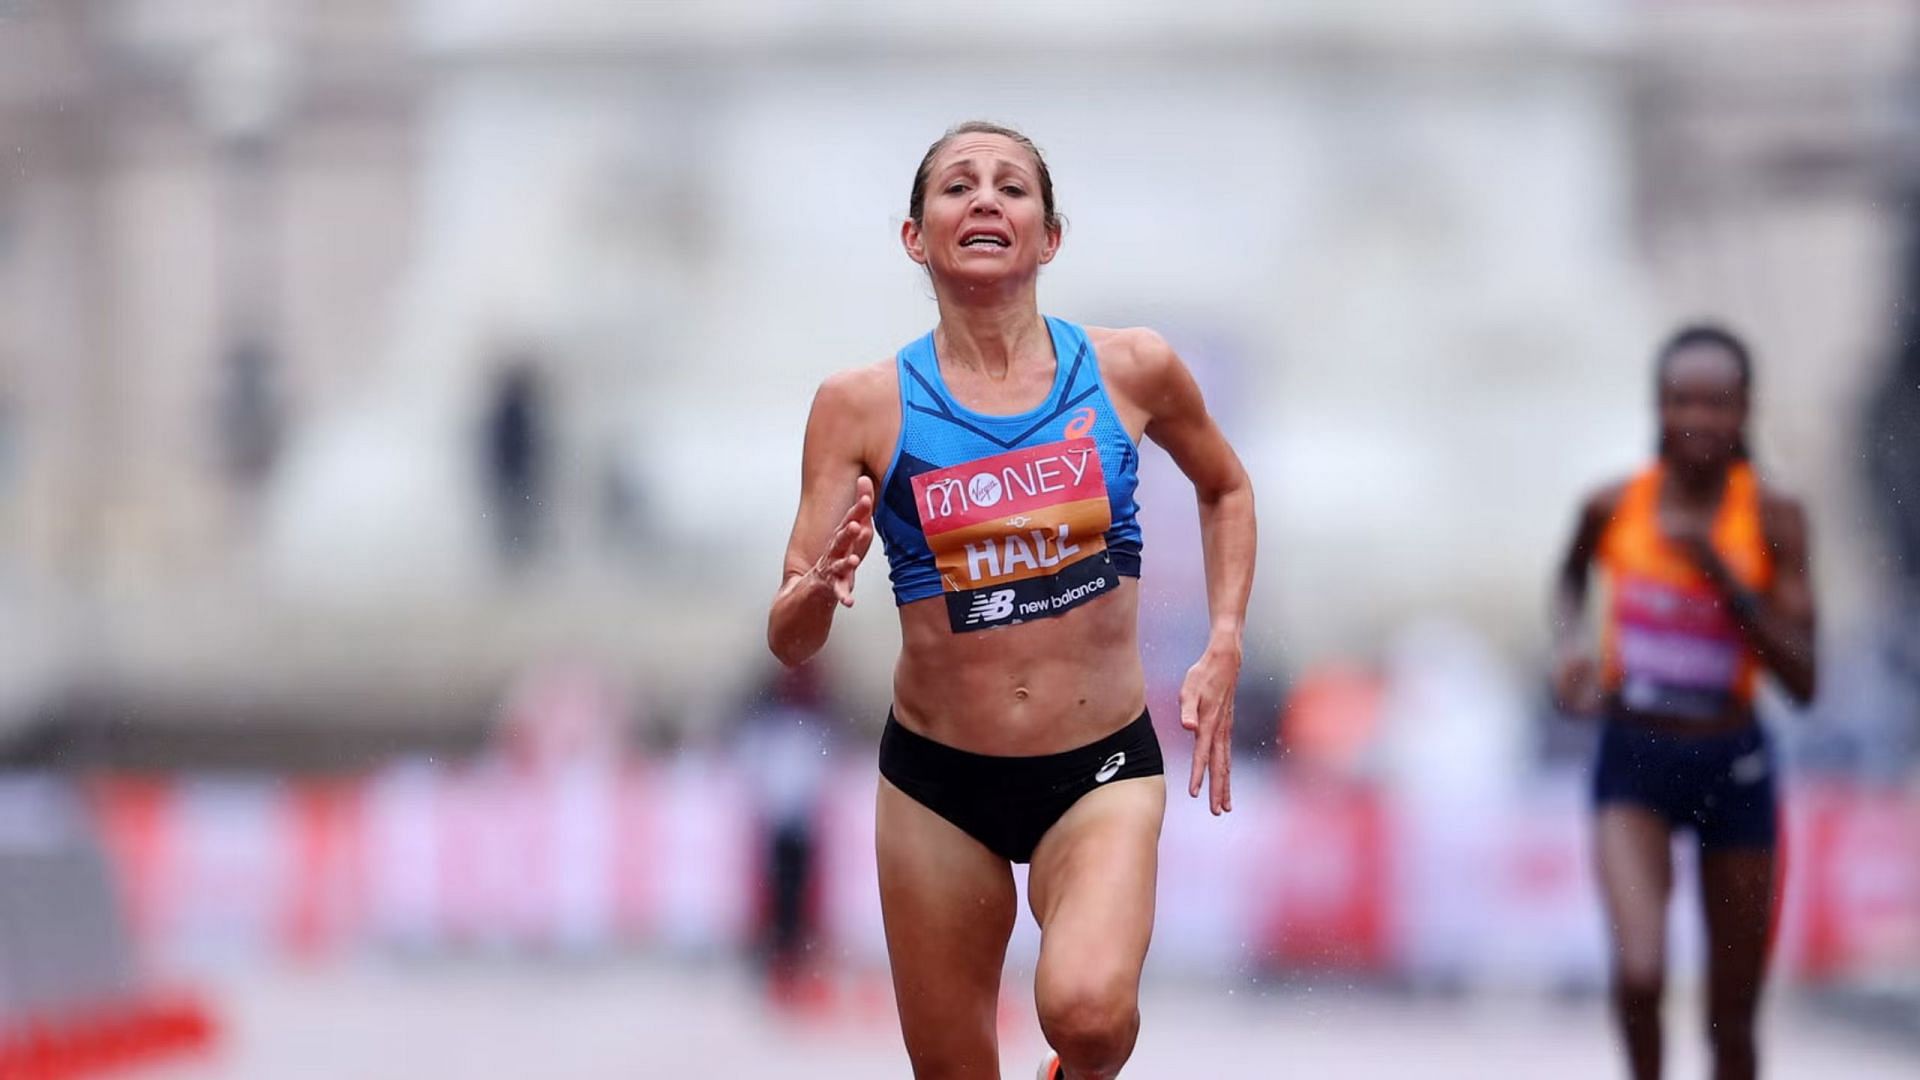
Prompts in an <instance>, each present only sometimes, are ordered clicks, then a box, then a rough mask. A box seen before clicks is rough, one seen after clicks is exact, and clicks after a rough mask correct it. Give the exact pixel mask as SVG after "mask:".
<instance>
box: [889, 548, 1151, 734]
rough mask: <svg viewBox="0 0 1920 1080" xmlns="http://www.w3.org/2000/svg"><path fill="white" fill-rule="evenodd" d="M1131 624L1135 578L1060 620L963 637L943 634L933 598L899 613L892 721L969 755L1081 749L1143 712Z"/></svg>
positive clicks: (940, 601) (942, 606)
mask: <svg viewBox="0 0 1920 1080" xmlns="http://www.w3.org/2000/svg"><path fill="white" fill-rule="evenodd" d="M1139 618H1140V583H1139V581H1138V580H1137V579H1135V578H1122V579H1121V581H1120V587H1119V588H1117V589H1115V590H1114V591H1112V592H1110V593H1108V594H1107V595H1106V596H1102V597H1100V598H1099V599H1097V600H1093V601H1090V602H1088V603H1085V604H1082V605H1081V606H1080V607H1077V608H1074V609H1073V610H1071V611H1068V612H1066V613H1065V614H1062V615H1059V616H1056V617H1053V618H1048V619H1035V620H1033V621H1031V622H1024V623H1020V624H1018V625H1015V626H1007V627H1001V628H998V629H993V630H981V631H976V632H974V633H967V634H956V633H954V632H953V631H952V629H950V627H949V624H948V621H947V607H946V600H945V599H944V598H942V597H938V596H935V597H929V598H927V599H925V600H916V601H914V602H913V603H910V604H905V605H902V606H901V608H900V638H901V646H900V662H899V663H898V664H897V665H896V666H895V668H894V672H893V701H894V709H893V711H894V716H895V718H896V719H898V720H899V721H900V723H902V724H904V725H906V726H907V727H908V728H910V729H911V730H913V731H915V732H917V733H919V734H921V735H925V736H926V737H927V738H929V739H932V740H934V741H935V742H939V743H944V744H945V745H947V746H951V747H954V748H955V749H959V750H969V751H972V752H973V753H976V754H996V755H1003V756H1009V757H1029V756H1033V755H1036V754H1053V753H1058V752H1060V751H1062V750H1072V749H1074V748H1075V747H1080V746H1085V745H1086V744H1088V743H1091V742H1095V741H1097V740H1099V739H1100V738H1101V737H1102V736H1105V735H1108V734H1111V733H1112V732H1114V731H1117V730H1119V729H1120V728H1122V727H1125V726H1126V725H1127V724H1128V723H1129V722H1130V721H1132V720H1133V719H1134V718H1135V717H1137V716H1139V715H1140V713H1141V710H1143V709H1144V708H1145V707H1146V675H1145V673H1144V672H1143V670H1142V669H1141V666H1140V642H1139V636H1140V635H1139Z"/></svg>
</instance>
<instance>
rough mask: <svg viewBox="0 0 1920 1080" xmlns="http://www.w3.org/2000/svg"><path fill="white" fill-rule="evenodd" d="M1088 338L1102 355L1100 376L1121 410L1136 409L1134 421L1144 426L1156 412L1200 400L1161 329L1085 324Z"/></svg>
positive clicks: (1175, 410)
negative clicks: (1116, 328) (1114, 329)
mask: <svg viewBox="0 0 1920 1080" xmlns="http://www.w3.org/2000/svg"><path fill="white" fill-rule="evenodd" d="M1087 340H1089V342H1092V348H1094V352H1096V354H1098V357H1100V379H1102V380H1104V382H1106V388H1108V392H1110V394H1112V396H1114V398H1116V405H1119V407H1121V411H1125V413H1131V415H1133V419H1129V423H1131V425H1142V427H1144V425H1146V423H1148V421H1150V419H1154V417H1160V415H1169V413H1179V411H1185V409H1190V407H1194V405H1192V404H1194V402H1198V388H1196V386H1194V384H1192V375H1188V373H1187V365H1185V363H1181V357H1179V354H1175V352H1173V346H1169V344H1167V338H1162V336H1160V334H1158V332H1154V331H1148V329H1146V327H1127V329H1119V331H1112V329H1106V327H1087Z"/></svg>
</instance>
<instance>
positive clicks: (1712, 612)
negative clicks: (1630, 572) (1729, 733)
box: [1614, 577, 1745, 717]
mask: <svg viewBox="0 0 1920 1080" xmlns="http://www.w3.org/2000/svg"><path fill="white" fill-rule="evenodd" d="M1618 588H1619V591H1618V593H1617V596H1616V599H1615V602H1614V616H1615V623H1614V626H1615V628H1616V629H1615V633H1616V634H1617V635H1618V638H1617V642H1618V649H1619V653H1618V655H1619V658H1620V676H1621V683H1620V699H1621V701H1622V702H1623V703H1625V704H1626V705H1627V706H1628V707H1630V708H1634V709H1640V710H1644V711H1649V712H1659V713H1664V714H1666V715H1669V716H1702V717H1713V716H1718V715H1720V714H1721V713H1722V712H1723V711H1724V710H1725V708H1726V707H1727V704H1728V702H1729V701H1730V700H1731V699H1732V697H1733V695H1734V691H1735V686H1736V685H1737V684H1738V682H1739V679H1740V671H1741V664H1740V662H1741V659H1742V657H1743V656H1744V655H1745V652H1744V650H1745V646H1744V644H1743V643H1742V641H1741V637H1740V630H1739V627H1738V626H1736V625H1735V624H1734V622H1733V619H1732V618H1731V617H1730V616H1729V615H1728V614H1727V612H1726V610H1725V608H1724V606H1723V605H1722V604H1721V603H1720V602H1719V600H1718V598H1717V596H1716V595H1715V594H1714V593H1712V592H1710V591H1708V590H1706V589H1704V588H1683V587H1679V586H1674V585H1669V584H1666V583H1664V582H1659V581H1652V580H1648V579H1645V578H1632V577H1629V578H1626V579H1624V580H1622V581H1621V582H1620V584H1619V587H1618Z"/></svg>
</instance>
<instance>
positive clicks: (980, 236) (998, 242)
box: [960, 232, 1012, 250]
mask: <svg viewBox="0 0 1920 1080" xmlns="http://www.w3.org/2000/svg"><path fill="white" fill-rule="evenodd" d="M960 246H961V247H963V248H973V249H975V250H979V249H981V248H1007V247H1011V246H1012V241H1011V240H1009V239H1007V238H1006V237H1005V236H1002V235H1000V234H999V233H995V232H970V233H966V234H965V235H963V236H961V237H960Z"/></svg>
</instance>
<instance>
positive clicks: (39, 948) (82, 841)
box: [0, 777, 214, 1080]
mask: <svg viewBox="0 0 1920 1080" xmlns="http://www.w3.org/2000/svg"><path fill="white" fill-rule="evenodd" d="M93 824H94V821H93V818H92V817H91V816H90V815H89V814H88V813H87V812H86V809H85V807H84V806H83V804H82V803H81V801H80V800H79V798H77V797H76V795H75V793H74V791H73V789H72V787H71V785H68V784H64V783H61V782H58V781H55V780H51V779H48V778H43V777H12V778H6V779H4V780H0V1078H6V1080H13V1078H21V1080H65V1078H77V1077H84V1076H91V1075H95V1074H97V1073H99V1072H103V1071H106V1070H109V1069H113V1068H117V1067H120V1066H124V1065H130V1064H135V1063H141V1062H151V1061H153V1060H156V1059H158V1058H162V1057H167V1056H173V1055H176V1054H179V1053H181V1052H193V1051H204V1050H206V1049H208V1048H209V1047H210V1046H211V1045H212V1042H213V1038H214V1029H213V1025H212V1021H211V1018H210V1016H209V1015H208V1013H207V1010H206V1009H205V1008H204V1007H203V1006H202V1005H201V1004H200V1003H199V1002H198V1001H197V1000H196V999H194V998H193V997H191V996H188V995H183V994H179V993H165V992H157V991H155V990H154V989H153V988H152V987H151V986H150V985H148V984H147V982H146V981H145V980H144V979H143V978H141V976H140V973H139V971H138V969H137V967H136V964H135V957H134V950H133V947H132V942H131V939H130V937H129V935H128V934H127V932H126V930H125V928H124V925H123V922H122V919H121V915H120V911H121V904H120V901H119V899H118V897H117V896H116V895H115V892H114V888H113V873H112V872H111V869H110V867H109V865H108V863H107V860H106V859H105V858H103V857H102V854H101V851H100V848H99V845H98V843H97V842H96V838H95V833H94V831H93ZM120 869H121V872H122V874H124V871H125V868H124V867H122V868H120Z"/></svg>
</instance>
